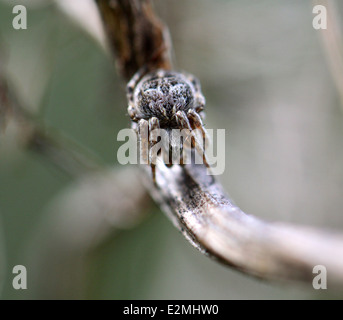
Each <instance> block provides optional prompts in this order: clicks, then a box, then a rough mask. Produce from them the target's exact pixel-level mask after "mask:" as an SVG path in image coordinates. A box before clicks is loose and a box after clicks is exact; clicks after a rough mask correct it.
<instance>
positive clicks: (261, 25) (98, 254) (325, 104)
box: [0, 0, 343, 299]
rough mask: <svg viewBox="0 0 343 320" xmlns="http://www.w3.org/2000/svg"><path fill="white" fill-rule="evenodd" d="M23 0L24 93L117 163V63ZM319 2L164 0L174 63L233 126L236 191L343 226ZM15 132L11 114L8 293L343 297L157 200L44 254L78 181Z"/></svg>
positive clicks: (17, 43)
mask: <svg viewBox="0 0 343 320" xmlns="http://www.w3.org/2000/svg"><path fill="white" fill-rule="evenodd" d="M24 2H25V3H22V4H25V5H27V9H28V29H27V30H21V31H18V30H14V29H13V28H12V18H13V14H12V7H13V3H12V4H8V3H9V2H8V1H5V2H0V45H1V47H2V49H3V51H4V53H5V60H4V61H2V64H4V67H5V69H6V73H7V74H8V76H9V78H10V80H11V82H12V83H13V85H14V87H15V89H16V90H17V93H18V96H19V98H20V101H22V102H23V103H24V104H25V106H27V108H28V109H29V110H30V111H31V112H34V113H36V114H37V116H38V118H39V119H40V121H42V122H44V123H46V124H47V125H49V126H50V127H52V128H56V129H58V130H59V131H61V132H62V133H63V134H65V135H66V136H69V137H70V138H72V139H73V140H75V141H77V142H78V143H79V144H80V145H82V146H84V147H85V148H87V149H88V150H90V152H91V153H92V154H94V155H95V156H96V157H98V158H99V159H101V161H103V162H104V163H105V164H107V165H110V166H116V165H117V160H116V150H117V148H118V147H119V145H120V144H119V143H118V142H117V141H116V135H117V133H118V131H119V130H120V129H122V128H127V127H129V118H128V116H127V114H126V99H125V94H124V92H125V90H124V88H125V86H124V84H123V83H122V82H121V81H120V79H119V77H118V75H117V72H116V68H115V66H114V65H113V63H112V61H111V59H110V58H109V57H108V56H107V55H106V54H105V53H104V51H103V50H102V49H101V47H100V46H99V44H98V43H97V42H96V41H95V40H94V39H93V38H92V37H91V36H90V35H89V34H87V33H86V32H84V31H83V30H82V28H80V26H79V25H77V24H76V23H75V22H74V21H72V20H71V19H70V18H69V17H67V16H66V15H65V14H63V13H62V12H61V11H60V10H59V9H58V8H57V7H56V5H55V3H54V2H52V1H33V0H32V2H31V1H24ZM18 3H20V1H18ZM312 7H313V3H312V1H307V0H306V1H305V0H304V1H297V0H293V1H292V0H283V1H273V0H265V1H263V0H262V1H254V0H243V1H242V0H240V1H238V0H237V1H234V0H232V1H228V0H212V1H205V0H197V1H195V0H182V1H181V0H177V1H176V0H173V1H172V0H166V1H158V2H156V10H157V12H158V13H159V15H160V16H161V17H162V19H163V20H164V21H165V22H166V23H167V25H168V26H169V27H170V32H171V35H172V39H173V43H174V51H173V54H174V60H175V62H176V66H177V68H178V69H181V70H186V71H188V72H190V73H193V74H195V75H196V76H197V77H198V78H199V79H200V80H201V83H202V87H203V92H204V94H205V97H206V99H207V120H206V126H207V127H208V128H225V129H226V130H227V137H226V170H225V173H224V175H223V176H221V177H220V179H221V181H222V182H223V184H224V186H225V188H226V189H227V190H228V192H229V193H230V194H231V196H232V198H233V199H234V200H235V202H236V203H237V204H238V205H239V206H240V207H241V208H242V209H243V210H244V211H246V212H248V213H251V214H254V215H256V216H258V217H261V218H263V219H267V220H270V221H285V222H292V223H297V224H303V225H310V226H316V227H322V228H332V229H335V230H343V216H342V207H343V197H342V191H343V166H342V163H343V161H342V160H343V144H342V138H343V114H342V111H343V109H342V105H340V101H339V98H338V95H337V92H336V89H335V85H334V83H333V80H332V76H331V75H330V72H329V69H328V67H327V63H326V60H325V56H324V53H323V49H322V47H321V43H320V38H319V34H318V32H319V31H315V30H314V29H313V28H312V19H313V14H312ZM338 9H339V10H341V8H340V7H338ZM339 16H342V14H341V12H339ZM14 136H15V135H14V134H12V129H11V128H7V130H6V134H2V135H1V136H0V268H1V272H0V276H1V286H2V289H1V288H0V290H1V298H2V299H34V298H65V299H68V298H89V299H290V298H291V299H305V298H306V299H323V298H341V297H342V294H341V293H340V292H333V291H331V290H330V288H329V289H328V290H326V291H321V292H318V291H316V290H314V289H312V288H311V287H305V286H304V287H302V286H296V285H281V284H269V283H265V282H262V281H259V280H256V279H253V278H250V277H248V276H245V275H242V274H240V273H238V272H236V271H234V270H231V269H228V268H226V267H223V266H221V265H219V264H217V263H216V262H214V261H211V260H210V259H208V258H206V257H204V256H202V255H201V254H200V253H198V252H197V251H196V250H195V249H194V248H192V247H191V246H190V245H189V244H188V242H187V241H186V240H185V239H184V238H183V237H182V236H181V235H180V234H179V232H178V231H177V230H176V229H175V228H174V227H173V226H172V224H171V222H170V221H169V220H168V219H167V218H166V217H165V216H164V214H163V213H162V212H160V211H159V209H158V208H157V207H155V208H154V209H150V211H151V215H150V216H149V217H148V218H147V219H145V220H144V221H143V222H142V223H141V224H139V225H138V226H137V227H136V228H133V229H131V230H127V231H121V232H117V233H113V235H109V236H108V237H106V238H105V240H104V241H102V242H100V243H97V244H96V245H95V246H94V247H92V248H91V249H90V250H89V251H88V252H86V254H85V255H84V254H82V255H81V254H80V253H78V252H75V253H72V254H70V256H69V258H68V257H64V258H63V259H62V258H56V261H54V260H51V261H52V262H51V261H50V262H49V264H45V261H46V259H48V258H47V257H45V256H44V250H42V247H43V246H45V245H47V244H49V243H50V242H53V241H55V239H54V237H53V230H54V229H53V223H52V221H54V219H55V217H53V215H54V212H53V210H51V209H50V208H51V203H55V202H56V201H58V199H59V197H60V195H61V194H65V193H66V192H68V191H66V190H68V189H66V188H69V187H70V186H71V185H72V184H73V183H74V181H73V180H72V179H71V178H70V177H69V176H68V175H66V174H65V173H63V172H61V171H59V170H58V169H57V168H55V167H54V166H53V165H51V164H50V163H49V162H48V161H47V160H45V159H44V158H43V157H40V156H38V155H35V154H33V153H30V152H27V151H25V150H22V149H21V148H20V147H19V146H18V144H17V143H16V141H15V139H14ZM117 166H118V170H120V169H121V168H120V166H119V165H117ZM56 199H57V200H56ZM56 250H57V249H56ZM42 252H43V253H42ZM49 254H50V255H49V259H50V257H54V254H55V253H54V252H49ZM78 254H80V256H78ZM56 257H58V253H56ZM68 259H70V260H75V259H82V261H83V262H82V263H81V264H79V265H78V266H79V267H80V269H76V270H75V269H73V270H71V268H74V265H73V262H71V261H69V260H68ZM51 263H55V265H54V268H51ZM17 264H22V265H25V266H27V268H28V289H27V290H14V289H13V287H12V278H13V275H12V268H13V266H15V265H17ZM78 275H79V276H80V278H78Z"/></svg>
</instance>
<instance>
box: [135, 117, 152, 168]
mask: <svg viewBox="0 0 343 320" xmlns="http://www.w3.org/2000/svg"><path fill="white" fill-rule="evenodd" d="M136 126H137V128H136V131H137V134H138V143H139V152H140V163H142V164H149V155H148V150H149V122H148V121H147V120H144V119H141V120H139V122H138V125H136Z"/></svg>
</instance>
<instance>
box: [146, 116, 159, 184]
mask: <svg viewBox="0 0 343 320" xmlns="http://www.w3.org/2000/svg"><path fill="white" fill-rule="evenodd" d="M159 129H160V122H159V120H158V119H157V118H156V117H152V118H150V119H149V164H150V167H151V173H152V180H153V182H154V184H156V160H157V152H156V150H154V148H153V147H154V146H155V145H156V143H157V139H158V137H159V135H160V133H159Z"/></svg>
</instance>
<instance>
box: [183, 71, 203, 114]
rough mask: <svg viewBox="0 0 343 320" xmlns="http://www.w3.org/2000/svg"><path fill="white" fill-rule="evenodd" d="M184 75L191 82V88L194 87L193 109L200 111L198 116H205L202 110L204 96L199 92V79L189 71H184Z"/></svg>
mask: <svg viewBox="0 0 343 320" xmlns="http://www.w3.org/2000/svg"><path fill="white" fill-rule="evenodd" d="M185 76H186V77H187V79H188V80H189V81H190V82H191V83H192V85H193V88H194V89H195V92H194V97H195V99H194V106H195V111H196V112H198V113H200V116H201V117H202V118H204V117H205V113H204V112H202V111H203V110H204V108H205V103H206V101H205V97H204V96H203V94H202V92H201V85H200V81H199V79H198V78H196V77H195V76H193V75H192V74H190V73H185Z"/></svg>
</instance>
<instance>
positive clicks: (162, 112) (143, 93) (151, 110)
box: [127, 69, 209, 183]
mask: <svg viewBox="0 0 343 320" xmlns="http://www.w3.org/2000/svg"><path fill="white" fill-rule="evenodd" d="M127 98H128V101H129V106H128V113H129V115H130V117H131V120H132V128H133V129H135V131H136V132H137V134H138V138H139V141H140V152H141V156H142V157H143V158H144V159H146V163H148V164H150V166H151V170H152V176H153V181H154V183H155V182H156V180H155V166H156V159H155V157H156V156H155V155H154V154H152V153H151V150H152V147H153V146H154V145H155V144H156V143H157V139H156V134H154V133H153V132H156V130H160V129H165V130H166V131H167V132H171V130H172V129H179V130H183V129H186V130H188V132H189V135H190V136H191V144H190V147H191V148H195V149H196V151H197V152H198V153H199V154H200V155H202V158H203V163H204V164H205V165H206V167H209V165H208V162H207V159H206V155H205V150H204V149H205V143H203V144H200V143H199V139H198V138H197V135H196V132H195V131H197V130H198V131H200V133H201V135H202V137H203V139H204V140H203V141H207V139H208V138H207V133H206V130H205V128H204V126H203V122H202V118H203V117H204V113H203V109H204V106H205V98H204V96H203V95H202V93H201V88H200V83H199V81H198V79H197V78H195V77H194V76H193V75H190V74H185V73H179V72H175V71H169V70H162V69H159V70H155V71H152V72H149V73H148V74H146V75H144V76H143V71H139V72H137V73H136V74H135V75H134V76H133V78H132V79H131V80H130V82H129V83H128V85H127ZM195 129H197V130H195ZM144 130H147V132H148V134H147V137H148V138H147V140H148V141H144V139H145V140H146V138H144V136H143V134H142V132H143V131H144ZM172 140H173V139H172V135H171V134H170V135H169V142H170V144H169V145H170V146H173V141H172ZM144 146H148V148H149V152H147V150H146V149H144V148H145V147H144ZM183 146H184V144H181V145H179V149H181V150H180V151H182V149H183ZM181 154H182V155H181V158H180V162H179V164H180V165H183V162H184V160H183V152H181ZM173 164H174V163H172V161H170V163H169V166H172V165H173ZM166 165H168V164H166Z"/></svg>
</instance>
